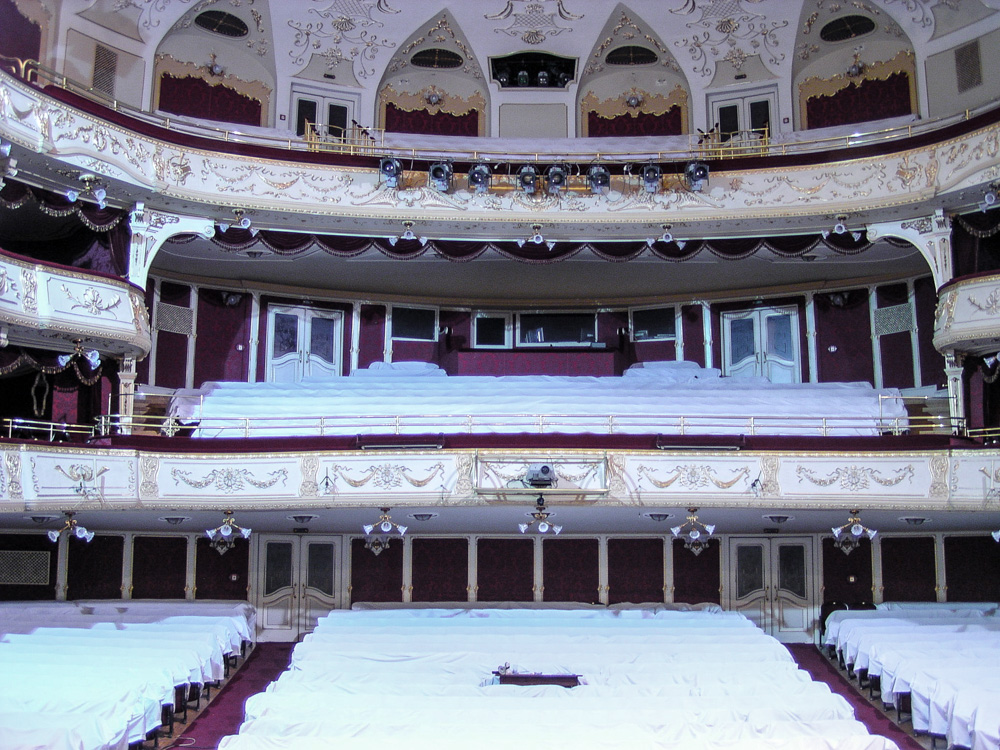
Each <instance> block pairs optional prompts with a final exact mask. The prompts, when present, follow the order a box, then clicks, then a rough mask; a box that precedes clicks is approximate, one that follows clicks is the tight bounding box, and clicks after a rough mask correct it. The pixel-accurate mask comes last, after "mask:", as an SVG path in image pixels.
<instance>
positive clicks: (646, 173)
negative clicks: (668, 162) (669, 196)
mask: <svg viewBox="0 0 1000 750" xmlns="http://www.w3.org/2000/svg"><path fill="white" fill-rule="evenodd" d="M641 174H642V187H643V188H644V189H645V190H646V192H647V193H658V192H659V191H660V174H661V172H660V168H659V167H658V166H656V165H655V164H647V165H646V166H644V167H643V168H642V173H641Z"/></svg>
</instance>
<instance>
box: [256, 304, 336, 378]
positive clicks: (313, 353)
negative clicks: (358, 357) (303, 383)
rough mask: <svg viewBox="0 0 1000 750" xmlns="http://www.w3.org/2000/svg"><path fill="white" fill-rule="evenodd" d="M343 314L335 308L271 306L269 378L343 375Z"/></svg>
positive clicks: (268, 357)
mask: <svg viewBox="0 0 1000 750" xmlns="http://www.w3.org/2000/svg"><path fill="white" fill-rule="evenodd" d="M343 336H344V334H343V316H342V315H341V313H339V312H337V311H335V310H317V309H314V308H310V307H284V306H272V307H269V308H268V315H267V342H268V343H267V352H268V356H267V380H268V382H270V383H297V382H299V381H300V380H302V378H304V377H309V376H315V375H340V374H341V368H340V353H341V351H342V350H343Z"/></svg>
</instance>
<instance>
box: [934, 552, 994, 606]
mask: <svg viewBox="0 0 1000 750" xmlns="http://www.w3.org/2000/svg"><path fill="white" fill-rule="evenodd" d="M944 574H945V582H946V584H947V586H948V590H947V599H948V601H949V602H996V601H1000V544H997V543H996V542H994V541H993V537H991V536H946V537H945V538H944Z"/></svg>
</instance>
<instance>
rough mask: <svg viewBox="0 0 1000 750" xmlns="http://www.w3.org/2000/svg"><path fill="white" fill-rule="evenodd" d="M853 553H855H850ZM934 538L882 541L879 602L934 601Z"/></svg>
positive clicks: (888, 539)
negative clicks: (880, 596) (880, 600)
mask: <svg viewBox="0 0 1000 750" xmlns="http://www.w3.org/2000/svg"><path fill="white" fill-rule="evenodd" d="M852 554H854V553H852ZM936 588H937V577H936V574H935V568H934V539H933V538H932V537H929V536H925V537H909V536H903V537H889V538H886V539H883V540H882V600H883V601H886V602H933V601H937V592H936V591H935V589H936Z"/></svg>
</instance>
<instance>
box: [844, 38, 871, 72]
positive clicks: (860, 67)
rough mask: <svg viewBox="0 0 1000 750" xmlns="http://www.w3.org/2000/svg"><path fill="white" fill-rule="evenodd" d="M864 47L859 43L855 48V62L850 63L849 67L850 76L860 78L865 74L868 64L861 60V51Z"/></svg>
mask: <svg viewBox="0 0 1000 750" xmlns="http://www.w3.org/2000/svg"><path fill="white" fill-rule="evenodd" d="M863 49H864V47H863V46H861V45H858V46H857V47H855V48H854V62H852V63H851V64H850V66H849V67H848V68H847V77H848V78H860V77H861V76H863V75H864V74H865V70H867V68H868V66H867V65H865V64H864V63H863V62H862V61H861V51H862V50H863Z"/></svg>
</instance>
